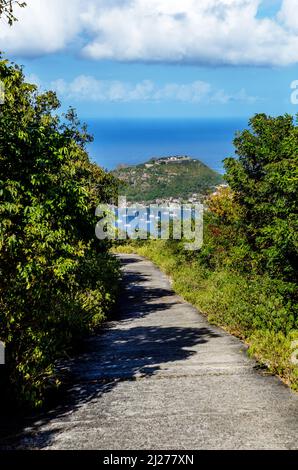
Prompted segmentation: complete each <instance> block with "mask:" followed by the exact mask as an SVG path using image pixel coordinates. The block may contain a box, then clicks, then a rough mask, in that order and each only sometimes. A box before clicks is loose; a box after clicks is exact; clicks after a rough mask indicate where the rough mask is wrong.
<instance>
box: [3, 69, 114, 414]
mask: <svg viewBox="0 0 298 470" xmlns="http://www.w3.org/2000/svg"><path fill="white" fill-rule="evenodd" d="M0 79H1V80H2V81H3V82H4V85H5V103H4V105H3V106H1V108H0V196H1V206H0V215H1V225H0V261H1V266H0V272H1V283H0V301H1V304H0V339H1V340H2V341H4V342H5V343H6V353H7V366H6V369H7V374H8V379H9V383H10V385H9V389H8V393H9V394H10V393H11V391H13V393H14V395H15V396H16V397H17V399H18V400H19V401H21V402H23V403H24V402H26V403H28V404H30V405H34V406H40V405H41V404H42V403H43V402H44V398H45V396H46V393H47V390H49V389H50V388H51V387H52V386H55V385H56V384H58V378H57V376H56V374H55V361H56V359H58V358H61V357H65V356H66V355H67V354H69V353H70V352H71V350H72V348H73V347H75V346H76V345H77V343H78V342H79V341H80V339H81V338H82V336H83V335H84V334H86V333H89V332H91V331H93V330H94V329H95V328H96V327H97V326H98V325H100V324H101V323H102V321H103V320H104V319H105V318H106V316H107V314H108V312H109V310H110V309H111V307H112V306H113V304H114V301H115V296H116V289H117V281H118V277H119V269H118V264H117V262H116V260H115V259H114V258H112V257H111V256H110V255H109V254H108V248H109V246H108V245H107V244H106V243H105V242H102V241H101V242H100V241H98V240H96V238H95V225H96V222H97V221H96V217H95V209H96V207H97V205H98V204H99V203H102V202H110V201H111V199H112V198H113V197H116V194H117V183H116V181H115V180H114V178H113V177H112V176H111V175H109V174H107V173H106V172H105V171H103V170H102V169H101V168H99V167H98V166H96V165H95V164H93V163H91V162H90V160H89V158H88V154H87V153H86V149H85V146H86V143H88V142H89V141H90V140H91V138H90V136H89V135H88V134H87V132H86V128H85V127H84V126H81V125H80V123H79V122H78V120H77V118H76V115H75V113H74V111H73V110H70V111H69V112H68V113H67V115H65V116H63V117H59V116H58V115H57V110H58V109H59V106H60V104H59V102H58V100H57V97H56V95H55V94H54V93H52V92H47V93H44V94H39V93H38V92H37V89H36V87H35V86H34V85H31V84H28V83H26V81H25V79H24V75H23V72H22V70H21V69H20V68H18V67H17V66H16V65H13V64H9V63H8V62H7V61H4V60H0Z"/></svg>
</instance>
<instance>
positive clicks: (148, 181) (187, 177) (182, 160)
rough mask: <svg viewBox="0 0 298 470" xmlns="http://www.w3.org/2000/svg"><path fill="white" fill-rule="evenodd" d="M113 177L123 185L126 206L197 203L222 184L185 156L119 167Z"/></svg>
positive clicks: (203, 167) (205, 168)
mask: <svg viewBox="0 0 298 470" xmlns="http://www.w3.org/2000/svg"><path fill="white" fill-rule="evenodd" d="M112 173H113V175H114V176H115V177H117V178H119V179H120V180H121V181H122V182H123V186H122V188H121V191H122V195H125V196H126V197H127V199H128V201H129V202H146V203H148V202H151V203H163V202H173V203H181V202H190V203H194V202H201V201H202V200H203V199H204V197H205V196H206V194H208V193H210V192H213V191H216V188H217V187H218V186H219V185H221V184H223V183H224V180H223V177H222V175H220V174H219V173H217V172H216V171H214V170H212V169H211V168H209V167H208V166H207V165H205V164H204V163H202V162H201V161H199V160H195V159H193V158H190V157H188V156H170V157H162V158H152V159H150V160H149V161H148V162H146V163H143V164H140V165H136V166H127V165H119V166H118V167H117V169H116V170H114V171H113V172H112Z"/></svg>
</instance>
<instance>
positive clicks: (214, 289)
mask: <svg viewBox="0 0 298 470" xmlns="http://www.w3.org/2000/svg"><path fill="white" fill-rule="evenodd" d="M113 252H115V253H136V254H139V255H141V256H144V257H146V258H148V259H150V260H151V261H153V262H154V263H155V264H156V265H157V266H158V267H159V268H160V269H161V270H162V271H164V272H165V273H166V274H167V275H169V276H170V277H171V278H172V281H173V289H174V290H175V292H177V293H178V294H179V295H181V296H182V297H183V298H184V299H185V300H186V301H187V302H190V303H191V304H192V305H194V306H195V307H197V308H198V309H199V310H200V312H202V313H203V314H204V315H206V316H207V318H208V320H209V322H210V323H212V324H214V325H217V326H220V327H222V328H224V329H225V330H226V331H228V332H229V333H231V334H233V335H235V336H237V337H239V338H240V339H242V340H243V341H245V342H246V343H247V344H248V346H249V349H248V353H249V355H250V356H252V357H254V358H256V359H257V360H258V362H259V363H260V364H262V365H265V366H266V367H267V368H268V372H270V373H272V374H275V375H277V376H279V377H280V378H281V379H282V380H283V381H284V382H285V383H286V384H287V385H289V386H290V387H291V388H292V389H293V390H298V367H297V365H295V364H294V362H293V360H292V359H293V355H294V350H293V347H292V346H293V344H294V341H296V340H297V339H298V331H297V330H295V329H291V330H288V331H287V330H286V329H285V328H284V325H285V324H286V323H287V321H286V317H287V316H288V315H289V310H288V299H287V295H286V293H285V292H286V288H288V285H286V283H285V286H284V291H283V285H282V284H281V283H280V282H278V283H277V282H275V281H274V280H273V279H271V278H270V277H268V276H256V275H254V276H251V277H247V276H245V275H243V274H240V273H237V272H232V271H229V270H225V269H220V270H214V271H210V270H208V269H206V268H205V267H204V266H203V265H202V264H201V263H200V261H199V259H197V258H193V259H188V258H187V254H183V253H182V252H181V251H180V250H179V249H177V244H175V243H170V242H167V241H162V240H158V241H157V240H152V241H149V242H145V243H144V242H130V243H128V244H125V245H120V246H116V247H114V248H113ZM293 288H294V287H293Z"/></svg>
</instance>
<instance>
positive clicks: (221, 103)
mask: <svg viewBox="0 0 298 470" xmlns="http://www.w3.org/2000/svg"><path fill="white" fill-rule="evenodd" d="M27 3H28V7H27V8H26V9H24V10H20V11H17V12H16V13H17V16H18V17H19V19H20V21H19V23H18V24H17V25H15V26H14V27H13V28H11V29H10V28H8V27H6V26H5V25H4V24H3V25H1V30H0V49H1V50H4V51H5V52H6V56H7V57H8V58H11V59H13V60H15V61H16V62H18V63H21V64H23V65H24V66H25V73H26V75H27V77H28V80H31V81H34V82H36V83H38V84H39V86H40V87H41V89H47V88H53V89H55V90H56V91H57V93H58V95H59V97H60V99H61V101H62V103H63V107H64V108H67V106H68V105H74V106H75V107H76V108H77V110H78V112H79V115H80V116H82V117H83V118H96V117H98V118H115V117H119V118H121V117H137V118H146V117H150V118H162V117H172V118H181V117H183V118H187V117H191V118H204V117H206V118H211V117H214V118H218V117H236V116H237V117H238V116H239V117H249V116H251V115H252V114H254V113H255V112H266V113H270V114H282V113H284V112H289V113H291V114H295V113H296V112H298V107H297V105H296V106H295V105H293V104H291V101H290V97H291V89H290V84H291V82H292V81H294V80H297V79H298V15H297V14H296V11H297V10H298V6H297V2H296V1H295V0H263V1H261V0H184V1H183V2H182V1H176V0H123V1H120V0H109V1H107V0H72V2H69V1H68V0H59V1H58V0H51V2H48V1H46V0H27ZM70 4H71V5H70ZM297 13H298V12H297Z"/></svg>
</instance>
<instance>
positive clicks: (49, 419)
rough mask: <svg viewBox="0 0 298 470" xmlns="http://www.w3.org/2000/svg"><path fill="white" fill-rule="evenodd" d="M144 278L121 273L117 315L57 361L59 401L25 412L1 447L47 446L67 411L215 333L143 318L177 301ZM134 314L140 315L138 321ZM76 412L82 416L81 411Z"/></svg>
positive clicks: (152, 371) (185, 354)
mask: <svg viewBox="0 0 298 470" xmlns="http://www.w3.org/2000/svg"><path fill="white" fill-rule="evenodd" d="M130 262H131V263H132V262H133V259H131V258H130ZM125 263H127V261H126V262H125ZM144 281H146V276H144V275H141V274H138V273H133V274H131V273H127V274H126V275H125V276H124V285H125V290H124V291H123V292H122V294H121V297H120V301H119V311H118V314H117V316H116V318H114V319H113V321H111V322H108V323H107V324H106V325H105V327H104V329H103V331H102V332H101V333H100V334H98V335H97V336H94V337H92V338H90V339H89V340H88V341H86V348H85V351H84V353H83V354H82V355H80V356H79V357H76V358H73V359H72V360H70V361H68V362H67V363H66V364H64V365H63V366H62V367H61V371H62V372H63V373H64V374H65V376H66V377H67V383H65V385H64V388H63V393H60V394H59V397H58V398H59V403H57V401H56V403H55V404H54V403H53V404H52V406H51V408H50V409H48V410H47V411H45V412H43V413H42V414H40V415H38V416H34V417H33V416H31V417H29V418H26V419H25V420H24V421H23V423H22V429H23V430H24V428H25V427H26V432H24V431H23V432H22V433H21V434H20V436H19V437H16V436H15V435H14V436H10V437H6V438H5V439H3V440H2V445H1V442H0V449H1V448H2V449H3V448H13V449H14V448H22V449H26V448H38V449H42V448H44V447H47V446H49V445H50V444H51V442H52V441H53V438H54V437H55V435H56V434H57V433H59V431H60V430H61V429H62V428H63V429H65V423H66V422H70V421H71V416H72V414H73V413H74V412H75V411H78V410H79V409H80V408H81V407H83V406H84V405H85V404H87V403H90V402H92V401H93V400H96V402H97V410H100V406H98V404H99V403H100V397H101V396H103V395H104V394H107V393H109V392H110V391H111V390H113V389H114V388H115V387H117V386H119V384H120V383H121V382H123V381H127V380H129V381H135V380H139V379H140V378H145V377H152V376H153V375H156V374H157V373H158V372H159V371H160V370H161V368H162V369H163V371H164V370H167V367H168V366H169V365H170V364H171V363H172V364H173V363H174V362H179V361H184V360H186V359H188V358H190V357H191V356H192V355H194V354H196V353H197V350H198V346H199V345H201V344H204V343H206V342H207V341H208V340H209V339H210V338H212V337H218V336H219V335H218V334H216V333H214V331H211V330H210V329H209V328H206V327H205V328H201V327H182V326H168V325H169V323H170V319H169V321H167V320H163V321H161V322H160V325H159V324H158V325H156V324H155V325H150V322H149V323H148V322H147V323H146V321H145V322H144V320H143V319H144V317H146V316H148V315H149V314H151V313H162V315H167V314H168V315H169V317H170V315H171V311H170V308H171V307H172V306H173V304H175V305H176V304H177V298H174V297H173V296H174V294H173V292H172V291H171V290H170V289H162V288H161V289H158V288H150V284H149V285H147V283H145V285H144ZM178 304H179V302H178ZM167 310H168V313H164V312H165V311H167ZM134 320H140V322H141V323H140V325H138V322H137V321H134ZM142 322H144V323H142ZM78 412H79V411H78ZM81 413H82V412H81ZM80 417H81V418H82V419H83V413H82V414H81V415H80ZM19 424H20V423H17V421H16V422H15V423H10V426H9V427H7V432H6V433H4V434H6V436H8V434H15V433H16V429H17V427H18V425H19ZM1 427H2V430H3V428H4V427H5V423H4V422H3V421H2V425H1ZM9 430H10V431H9Z"/></svg>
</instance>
